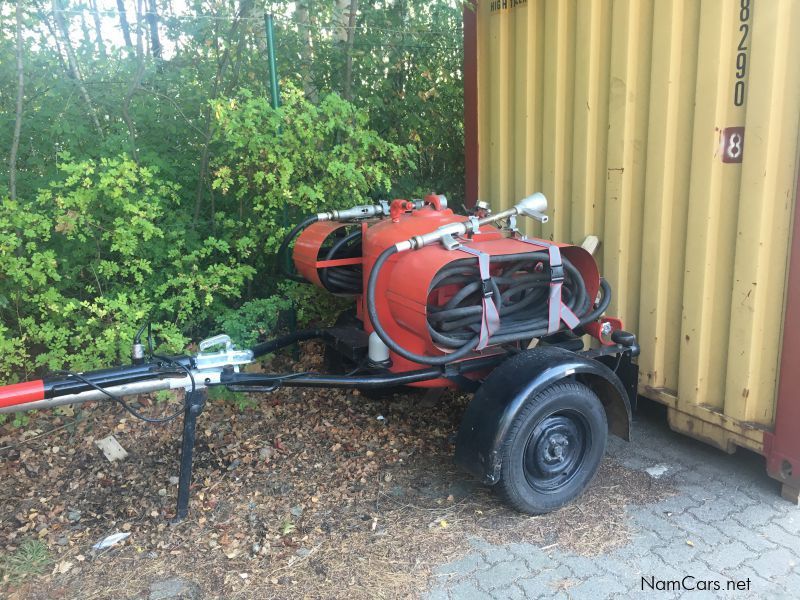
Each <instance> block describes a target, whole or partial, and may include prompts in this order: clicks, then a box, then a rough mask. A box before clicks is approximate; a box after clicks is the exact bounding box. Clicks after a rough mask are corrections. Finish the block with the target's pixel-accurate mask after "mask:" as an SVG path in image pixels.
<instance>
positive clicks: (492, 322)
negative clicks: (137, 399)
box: [458, 245, 500, 350]
mask: <svg viewBox="0 0 800 600" xmlns="http://www.w3.org/2000/svg"><path fill="white" fill-rule="evenodd" d="M458 250H463V251H464V252H466V253H467V254H472V255H473V256H476V257H477V258H478V270H479V271H480V274H481V283H483V288H484V292H483V316H482V318H481V331H480V334H479V337H478V345H477V346H475V350H483V349H484V348H486V346H488V345H489V338H490V337H492V335H494V332H495V331H497V330H498V329H499V328H500V313H499V312H498V311H497V306H496V305H495V303H494V300H492V294H491V291H489V292H488V293H487V291H486V286H487V285H488V283H489V281H490V280H491V277H492V276H491V274H490V273H489V255H488V254H485V253H483V252H481V251H480V250H476V249H475V248H470V247H469V246H463V245H462V246H459V247H458Z"/></svg>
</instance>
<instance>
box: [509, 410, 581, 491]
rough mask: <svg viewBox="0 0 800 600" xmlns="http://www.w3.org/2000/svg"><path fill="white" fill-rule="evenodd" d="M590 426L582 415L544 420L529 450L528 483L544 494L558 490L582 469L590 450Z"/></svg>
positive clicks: (525, 459) (526, 455) (531, 441)
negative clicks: (544, 492) (588, 449)
mask: <svg viewBox="0 0 800 600" xmlns="http://www.w3.org/2000/svg"><path fill="white" fill-rule="evenodd" d="M588 441H589V434H588V427H587V426H586V423H585V421H584V419H583V417H582V416H581V415H580V414H578V413H572V412H569V413H558V414H553V415H550V416H548V417H545V418H544V419H542V420H541V421H540V422H539V424H538V425H537V426H536V428H535V429H534V430H533V432H532V434H531V437H530V439H529V440H528V444H527V447H526V450H525V456H524V468H525V475H526V478H527V479H528V482H529V483H530V484H531V485H532V486H533V487H535V488H537V489H539V490H542V491H555V490H556V489H558V488H559V487H561V486H563V485H565V484H567V483H568V482H569V481H570V480H571V479H572V478H573V477H574V476H575V474H576V473H577V472H578V471H579V470H580V467H581V465H582V464H583V458H584V456H585V454H586V448H587V447H588Z"/></svg>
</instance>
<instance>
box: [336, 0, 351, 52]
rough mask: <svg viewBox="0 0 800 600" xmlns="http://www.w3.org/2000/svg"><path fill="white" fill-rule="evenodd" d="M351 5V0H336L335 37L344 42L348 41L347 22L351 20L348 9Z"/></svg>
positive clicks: (337, 40)
mask: <svg viewBox="0 0 800 600" xmlns="http://www.w3.org/2000/svg"><path fill="white" fill-rule="evenodd" d="M349 7H350V0H336V4H335V6H334V9H333V20H334V23H335V24H334V31H333V39H334V41H336V42H341V43H342V44H345V43H347V24H348V23H349V21H350V18H349V15H348V14H347V9H348V8H349Z"/></svg>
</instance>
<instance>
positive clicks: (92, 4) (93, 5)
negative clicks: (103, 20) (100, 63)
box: [89, 0, 108, 58]
mask: <svg viewBox="0 0 800 600" xmlns="http://www.w3.org/2000/svg"><path fill="white" fill-rule="evenodd" d="M89 8H90V10H91V11H92V18H93V19H94V37H95V40H96V42H97V51H98V52H99V53H100V56H102V57H103V58H108V54H107V53H106V43H105V42H104V41H103V33H102V28H101V27H100V12H99V11H98V10H97V0H89Z"/></svg>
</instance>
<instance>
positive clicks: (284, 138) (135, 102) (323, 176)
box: [0, 0, 463, 422]
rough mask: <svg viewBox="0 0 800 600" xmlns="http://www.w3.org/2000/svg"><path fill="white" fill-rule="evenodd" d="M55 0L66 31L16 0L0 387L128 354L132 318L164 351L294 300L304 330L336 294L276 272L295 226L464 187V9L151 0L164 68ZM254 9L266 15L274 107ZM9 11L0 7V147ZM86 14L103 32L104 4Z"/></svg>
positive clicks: (384, 2)
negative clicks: (331, 212)
mask: <svg viewBox="0 0 800 600" xmlns="http://www.w3.org/2000/svg"><path fill="white" fill-rule="evenodd" d="M179 4H180V3H179ZM59 5H60V6H61V7H62V8H63V9H64V12H63V14H61V17H62V18H63V19H64V20H65V25H66V28H65V30H62V29H61V28H60V27H59V26H58V24H57V23H56V22H55V20H54V18H55V15H54V14H53V13H52V12H51V11H47V12H41V11H40V10H39V9H38V8H37V7H36V6H35V5H34V4H31V3H24V2H23V3H21V7H22V8H21V10H22V30H23V32H22V33H23V35H22V48H21V50H22V56H23V63H24V64H23V66H24V80H25V90H24V91H25V93H24V103H23V104H24V106H23V109H24V110H23V113H22V136H21V139H20V143H19V148H18V157H17V165H16V169H15V172H16V175H17V185H16V188H17V189H16V191H17V194H16V198H17V200H13V201H12V200H11V199H10V198H11V194H10V190H9V189H8V182H9V179H8V178H7V177H6V173H5V171H3V172H2V173H0V382H14V381H17V380H21V379H24V378H29V377H31V376H33V375H35V374H40V373H42V372H44V371H47V370H52V369H62V368H70V369H91V368H95V367H99V366H105V365H108V364H111V363H116V362H120V361H122V360H126V359H127V356H126V355H127V352H128V347H129V343H130V340H131V338H132V336H133V334H134V332H135V330H136V329H137V327H138V326H139V325H141V324H142V323H143V322H144V321H146V320H148V319H150V320H152V321H153V323H154V332H155V334H156V336H157V339H158V340H159V342H160V344H161V349H162V350H163V351H176V352H178V351H181V350H182V349H184V348H185V347H186V344H187V342H188V341H189V340H190V339H193V340H196V339H198V338H199V337H202V336H204V335H207V334H212V333H218V332H219V331H220V330H224V331H226V332H228V333H230V334H231V335H232V336H233V337H234V339H235V340H236V341H237V343H239V344H241V345H244V346H246V345H249V344H251V343H252V342H254V341H256V340H257V339H258V338H259V336H263V335H267V334H269V333H272V332H273V330H274V329H276V328H280V327H282V326H284V324H283V323H282V322H281V319H280V318H279V317H280V316H281V315H282V314H283V313H285V312H286V311H287V310H288V309H290V308H294V309H295V310H296V311H297V318H298V321H299V323H300V324H301V325H302V324H304V323H308V322H312V321H323V322H324V321H329V320H330V319H331V317H332V316H333V315H334V314H336V313H337V312H339V311H340V310H341V309H342V308H344V304H346V301H342V300H341V299H337V298H331V296H330V295H328V294H326V293H324V292H321V291H320V290H317V289H315V288H313V287H311V286H307V285H298V284H294V283H289V282H282V277H281V276H280V275H279V274H278V269H277V265H276V264H275V258H274V252H275V250H276V249H277V246H278V244H279V242H280V240H281V239H282V237H283V235H284V234H285V233H286V231H287V230H288V229H289V228H290V227H291V226H292V225H293V224H294V223H295V222H296V221H297V219H299V218H300V217H302V216H305V215H307V214H309V213H314V212H318V211H320V210H322V209H324V208H329V207H342V206H351V205H354V204H357V203H363V202H369V201H371V200H373V199H376V198H378V197H381V198H386V197H389V198H391V197H399V196H403V195H408V196H410V195H414V196H419V195H421V194H422V193H425V192H429V191H436V192H440V193H445V194H447V195H448V197H449V199H450V201H451V203H452V204H453V205H454V206H457V205H458V203H459V202H460V201H461V200H462V198H463V127H462V123H461V121H462V105H463V95H462V87H461V44H462V42H461V30H460V23H461V4H460V3H456V2H452V1H448V2H434V3H430V2H421V1H420V0H376V1H375V2H372V3H367V4H364V3H360V5H359V10H358V11H357V16H356V27H355V28H353V29H351V28H347V27H345V25H344V24H346V15H345V14H343V13H342V10H341V6H340V3H314V4H313V6H312V5H311V4H310V3H309V2H307V1H305V0H300V1H299V2H297V3H293V7H294V8H293V9H288V8H287V4H286V3H282V2H273V1H271V0H270V1H268V2H266V4H264V3H253V2H250V1H249V0H248V1H245V0H231V1H230V2H216V1H215V2H212V3H210V4H209V3H199V2H193V3H192V2H190V3H183V4H180V7H179V8H173V6H172V4H171V3H169V2H167V1H166V0H154V1H153V2H152V3H148V4H147V6H148V9H147V10H148V11H149V10H155V11H156V12H157V13H158V14H159V17H158V19H155V21H156V22H157V23H158V25H157V26H158V28H159V30H160V34H161V40H162V42H163V46H164V48H165V52H164V56H163V57H162V58H160V59H159V58H156V57H155V56H154V54H153V52H152V42H151V40H149V39H148V34H149V30H147V29H143V30H142V31H141V32H139V33H141V35H142V44H141V46H138V45H136V44H135V45H134V46H132V47H127V46H123V45H122V44H121V43H120V42H119V41H118V37H119V36H117V35H114V36H111V35H109V34H108V33H105V34H104V35H102V36H101V38H100V39H97V37H96V34H95V32H94V29H93V28H91V27H83V26H82V23H91V22H92V20H93V19H92V17H93V15H91V13H90V11H89V9H88V8H87V5H86V3H85V2H79V1H78V0H59ZM135 9H136V7H135V6H130V7H129V10H130V11H131V12H130V13H129V20H130V23H131V27H132V29H133V31H132V35H133V38H134V40H135V39H136V38H137V31H136V27H137V25H136V24H137V23H143V22H145V20H144V17H143V16H142V15H136V14H135V12H134V11H135ZM264 11H270V12H274V13H275V14H276V24H277V27H276V54H277V63H278V71H279V75H280V79H281V82H280V85H281V103H282V106H281V108H280V109H278V110H274V109H272V108H271V106H270V103H269V102H268V101H267V98H268V95H269V94H268V91H267V86H266V81H267V78H266V53H265V52H266V50H265V44H264V25H263V18H262V17H263V12H264ZM14 12H15V11H14V10H5V11H3V10H0V146H2V147H3V148H6V149H9V148H11V146H12V138H13V131H14V124H15V120H16V119H15V117H16V92H17V76H18V74H17V71H16V54H17V50H18V48H17V47H16V35H15V34H16V21H15V15H14ZM176 12H177V13H179V14H176ZM345 12H348V11H347V10H346V9H345ZM210 15H211V16H213V18H208V17H209V16H210ZM98 18H99V20H100V22H101V29H102V30H103V31H105V32H108V31H110V29H111V28H114V29H115V30H117V31H118V28H119V21H118V17H117V16H116V14H115V13H114V12H113V11H110V12H108V13H106V12H105V11H101V14H100V15H98ZM343 18H344V20H343ZM348 32H350V33H351V34H352V39H350V40H349V42H348V41H347V39H346V38H347V34H348ZM342 34H344V36H343V35H342ZM56 38H57V41H56ZM112 38H113V40H112ZM68 46H69V47H71V48H72V49H73V50H74V57H75V59H76V61H77V63H78V67H79V71H80V73H79V77H76V74H75V73H72V72H71V68H70V66H69V61H67V60H66V57H65V53H66V49H67V47H68ZM148 46H150V50H149V51H148ZM348 61H349V63H350V65H351V68H350V69H348V68H347V64H348ZM348 73H349V75H348ZM82 88H83V89H82ZM87 96H88V100H87ZM345 97H346V98H348V100H349V101H345V100H344V99H343V98H345ZM95 118H96V122H97V124H96V122H95ZM121 152H125V153H126V154H123V155H120V153H121ZM4 164H6V163H4ZM17 421H18V422H19V419H17ZM0 422H2V420H1V419H0Z"/></svg>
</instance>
